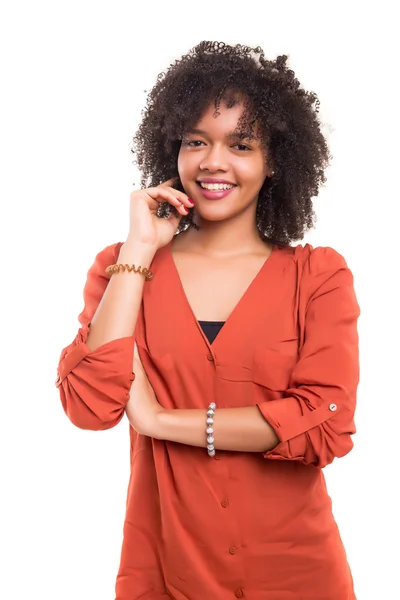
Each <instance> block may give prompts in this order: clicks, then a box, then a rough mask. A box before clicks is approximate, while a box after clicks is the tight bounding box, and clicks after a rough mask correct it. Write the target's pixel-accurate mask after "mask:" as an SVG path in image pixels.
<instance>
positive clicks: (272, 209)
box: [131, 41, 331, 246]
mask: <svg viewBox="0 0 400 600" xmlns="http://www.w3.org/2000/svg"><path fill="white" fill-rule="evenodd" d="M287 60H288V56H286V55H280V56H277V58H276V59H275V60H267V59H266V58H265V56H264V52H263V50H262V48H260V47H259V46H257V47H256V48H251V47H248V46H242V45H240V44H237V45H235V46H230V45H227V44H224V43H221V42H207V41H203V42H201V43H200V44H198V45H197V46H195V47H194V48H192V49H191V50H190V51H189V53H188V54H186V55H185V56H183V57H181V59H180V60H176V61H175V62H174V63H173V64H171V65H170V66H169V68H168V70H167V71H166V72H165V73H164V72H163V73H160V74H159V75H158V77H157V81H156V84H155V86H154V87H153V88H152V90H151V91H150V93H149V94H148V97H147V104H146V107H145V109H144V110H143V111H142V121H141V123H140V125H139V128H138V130H137V132H136V134H135V136H134V138H133V144H132V148H131V151H132V153H134V154H135V159H136V160H135V162H136V164H137V165H138V167H139V170H140V172H141V185H142V186H143V187H149V186H156V185H159V184H160V183H162V182H163V181H166V180H168V179H172V178H174V179H175V180H176V182H177V183H176V185H174V187H175V188H176V189H179V190H181V191H184V189H183V186H182V183H181V181H180V178H179V174H178V169H177V159H178V154H179V150H180V146H181V141H182V137H183V136H184V135H185V133H186V131H188V130H190V128H191V127H193V126H194V125H195V124H196V122H198V121H199V120H200V119H201V117H202V115H203V114H204V113H205V111H206V110H207V109H208V107H209V106H210V104H211V103H212V102H214V106H215V112H214V116H215V117H217V116H218V114H219V111H218V109H219V106H220V103H221V101H222V100H223V101H225V102H226V103H227V105H228V107H231V106H233V105H234V104H235V103H237V102H238V101H239V100H238V98H239V97H240V98H242V99H243V102H244V109H243V113H242V116H241V119H240V122H239V124H238V131H244V130H246V131H247V130H248V127H249V126H250V128H251V131H254V129H253V128H254V126H255V124H257V131H258V132H259V133H258V135H259V139H260V141H261V143H262V144H263V147H264V148H266V149H267V151H268V156H269V157H270V158H268V159H267V160H271V161H272V164H273V168H274V175H273V177H272V178H269V177H267V178H266V179H265V181H264V183H263V185H262V188H261V190H260V193H259V197H258V203H257V211H256V221H257V228H258V231H259V233H260V237H261V238H262V239H263V240H269V241H271V242H273V243H276V244H278V245H282V246H287V245H290V243H291V242H293V241H294V240H300V239H302V238H303V237H304V233H305V232H306V231H307V230H309V229H311V228H312V227H314V224H315V212H314V209H313V203H312V198H313V197H315V196H317V195H318V191H319V186H320V185H321V184H324V183H325V181H326V177H325V173H324V171H325V169H326V167H327V166H328V165H329V161H330V159H331V155H330V153H329V149H328V146H327V142H326V139H325V137H324V135H323V134H322V131H321V124H320V121H319V119H318V114H317V113H318V110H319V105H320V103H319V99H318V97H317V95H316V94H315V93H314V92H309V91H306V90H304V89H303V88H302V87H301V86H300V83H299V81H298V79H296V77H295V74H294V72H293V71H292V70H290V69H289V68H288V66H287V64H286V63H287ZM171 210H174V209H173V208H171V206H170V205H168V203H163V204H162V205H161V206H160V209H159V213H158V214H159V216H160V217H166V216H168V214H169V213H170V211H171ZM192 216H193V213H192V211H191V212H190V213H189V215H188V216H184V217H182V219H181V221H180V224H179V228H178V231H179V232H180V231H183V230H185V229H187V228H188V227H190V226H191V225H194V223H193V222H192Z"/></svg>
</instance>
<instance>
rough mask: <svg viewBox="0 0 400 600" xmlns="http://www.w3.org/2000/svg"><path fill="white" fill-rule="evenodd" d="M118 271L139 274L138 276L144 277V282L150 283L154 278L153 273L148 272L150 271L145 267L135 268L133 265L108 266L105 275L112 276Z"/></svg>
mask: <svg viewBox="0 0 400 600" xmlns="http://www.w3.org/2000/svg"><path fill="white" fill-rule="evenodd" d="M120 271H129V272H132V271H133V272H134V273H139V274H140V275H144V277H145V279H146V281H150V280H151V279H153V277H154V273H153V272H152V271H150V269H146V267H137V268H136V267H135V265H131V266H129V265H123V264H116V265H109V266H108V267H107V268H106V273H107V275H114V273H119V272H120Z"/></svg>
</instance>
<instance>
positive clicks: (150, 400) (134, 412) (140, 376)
mask: <svg viewBox="0 0 400 600" xmlns="http://www.w3.org/2000/svg"><path fill="white" fill-rule="evenodd" d="M133 356H134V372H135V379H134V380H133V382H132V386H131V390H130V398H129V400H128V403H127V405H126V408H125V412H126V415H127V417H128V420H129V423H130V424H131V425H132V427H133V429H135V431H137V433H140V434H142V435H148V436H149V437H157V423H158V416H159V413H161V412H162V411H163V408H162V406H161V405H160V404H159V403H158V402H157V398H156V395H155V393H154V390H153V388H152V387H151V384H150V382H149V380H148V378H147V375H146V371H145V370H144V367H143V364H142V361H141V360H140V356H139V352H138V349H137V346H136V343H135V346H134V353H133Z"/></svg>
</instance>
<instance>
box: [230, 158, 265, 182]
mask: <svg viewBox="0 0 400 600" xmlns="http://www.w3.org/2000/svg"><path fill="white" fill-rule="evenodd" d="M236 174H237V178H238V180H240V181H241V182H242V184H244V185H250V186H254V187H260V186H261V185H262V184H263V182H264V180H265V177H266V176H267V167H266V165H265V162H264V161H261V160H254V161H253V160H251V161H250V160H249V161H246V162H245V161H243V162H241V163H240V164H239V165H238V166H237V169H236Z"/></svg>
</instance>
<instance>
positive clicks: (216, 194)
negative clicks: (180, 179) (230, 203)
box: [197, 179, 236, 200]
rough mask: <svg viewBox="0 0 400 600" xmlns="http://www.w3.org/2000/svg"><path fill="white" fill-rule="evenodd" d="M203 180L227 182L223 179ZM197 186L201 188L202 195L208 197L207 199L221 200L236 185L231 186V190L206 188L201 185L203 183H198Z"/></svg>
mask: <svg viewBox="0 0 400 600" xmlns="http://www.w3.org/2000/svg"><path fill="white" fill-rule="evenodd" d="M202 181H203V182H204V183H225V182H223V181H218V182H216V181H212V182H208V181H205V180H204V179H203V180H202ZM226 183H229V182H226ZM231 185H232V184H231ZM197 187H198V188H199V190H200V192H201V193H202V195H203V196H204V198H207V200H221V199H222V198H225V197H226V196H228V195H229V194H231V193H232V192H233V190H234V189H235V187H236V186H235V187H233V188H231V189H230V190H215V191H214V190H205V189H204V188H202V187H201V185H198V186H197Z"/></svg>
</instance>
